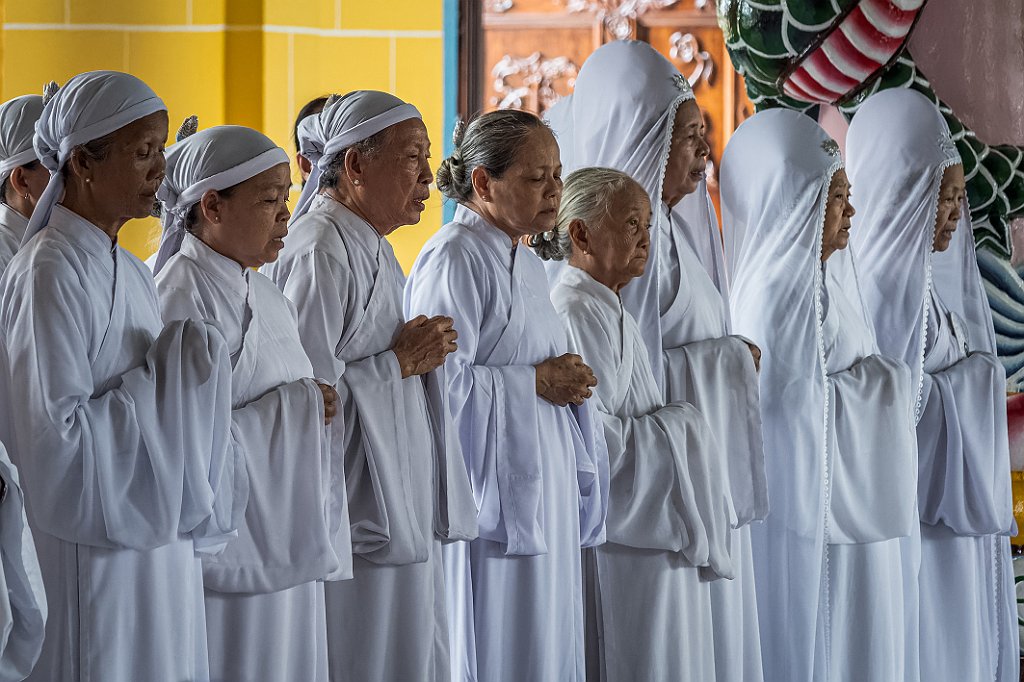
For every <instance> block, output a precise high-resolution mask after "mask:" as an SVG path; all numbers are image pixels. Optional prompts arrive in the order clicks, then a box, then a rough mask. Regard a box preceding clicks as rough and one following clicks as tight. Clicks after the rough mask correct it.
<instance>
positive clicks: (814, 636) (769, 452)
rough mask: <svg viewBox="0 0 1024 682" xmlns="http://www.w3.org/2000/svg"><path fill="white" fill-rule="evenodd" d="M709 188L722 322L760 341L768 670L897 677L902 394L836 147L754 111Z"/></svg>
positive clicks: (781, 115) (808, 126) (761, 532)
mask: <svg viewBox="0 0 1024 682" xmlns="http://www.w3.org/2000/svg"><path fill="white" fill-rule="evenodd" d="M721 187H722V215H723V221H722V225H723V228H722V230H723V234H724V235H725V247H726V254H727V258H728V263H729V271H730V273H731V275H732V292H731V299H730V300H731V306H732V319H733V323H734V325H735V326H736V329H737V330H738V331H740V332H742V333H743V334H745V335H747V336H749V337H750V338H752V339H753V340H754V341H755V343H757V344H758V345H759V346H760V347H761V348H763V349H764V351H765V354H764V359H763V361H762V362H763V364H762V369H761V396H762V399H763V402H762V411H763V419H764V444H765V457H766V461H767V462H768V483H769V490H770V491H771V495H772V499H773V500H774V503H773V509H772V513H771V514H770V515H769V516H768V518H767V519H766V520H765V523H764V525H763V526H760V527H757V528H755V529H754V533H753V534H754V549H755V552H754V568H755V571H756V576H757V585H758V613H759V615H760V617H761V644H762V647H763V653H764V662H765V666H764V671H765V678H766V679H771V680H821V681H823V682H824V681H825V680H829V681H832V682H840V681H842V680H848V681H849V682H854V681H857V682H860V681H862V680H872V682H901V681H902V680H903V674H904V658H903V656H904V650H905V645H904V640H903V631H904V620H905V615H904V608H903V589H902V575H903V573H902V563H901V562H902V555H901V549H900V541H899V538H901V537H906V536H908V535H909V534H910V532H911V529H912V528H913V525H914V490H915V489H916V485H917V478H916V443H915V440H914V436H913V418H912V413H913V400H912V395H913V394H912V391H911V385H910V370H909V368H908V367H907V366H906V365H905V364H904V363H903V362H902V360H895V359H892V358H888V357H885V356H883V355H881V354H880V353H879V351H878V347H877V345H876V343H875V340H874V335H873V333H872V330H871V325H870V323H869V321H868V317H867V314H866V312H865V310H864V306H863V304H862V303H861V299H860V292H859V289H858V286H857V277H856V272H855V269H854V262H853V256H852V254H851V252H850V251H849V250H848V249H846V245H847V242H848V239H849V224H850V217H851V216H852V215H853V213H854V211H853V208H852V206H851V205H850V202H849V197H850V191H849V183H848V181H847V179H846V174H845V171H844V170H843V168H842V160H841V159H840V156H839V146H838V144H836V142H835V141H834V140H832V139H831V138H829V137H828V135H827V134H826V133H825V131H824V130H822V129H821V127H820V126H818V124H817V123H815V122H814V120H813V119H811V118H809V117H807V116H805V115H803V114H800V113H797V112H793V111H788V110H782V109H779V110H772V111H765V112H761V113H758V114H755V115H754V116H753V117H751V118H750V119H748V120H747V121H745V122H744V123H743V125H741V126H740V127H739V129H738V130H737V131H736V133H735V134H734V135H733V136H732V138H730V140H729V144H728V145H727V147H726V150H725V153H724V154H723V156H722V173H721Z"/></svg>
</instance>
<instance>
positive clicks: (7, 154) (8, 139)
mask: <svg viewBox="0 0 1024 682" xmlns="http://www.w3.org/2000/svg"><path fill="white" fill-rule="evenodd" d="M41 113H43V98H42V97H40V96H39V95H25V96H23V97H15V98H14V99H12V100H9V101H7V102H4V103H3V104H0V274H2V273H3V271H4V269H6V268H7V264H8V263H10V262H11V259H12V258H14V254H15V252H16V251H17V250H18V247H19V246H21V239H22V237H24V236H25V228H26V227H28V219H29V218H30V217H31V216H32V209H33V208H35V205H36V202H37V201H39V197H40V196H41V195H42V193H43V190H44V189H45V188H46V181H47V180H48V179H49V177H50V174H49V173H48V172H47V170H46V168H44V167H43V164H41V163H39V159H38V158H37V157H36V150H35V149H34V148H33V147H32V136H33V135H34V134H35V131H36V121H37V120H39V115H40V114H41Z"/></svg>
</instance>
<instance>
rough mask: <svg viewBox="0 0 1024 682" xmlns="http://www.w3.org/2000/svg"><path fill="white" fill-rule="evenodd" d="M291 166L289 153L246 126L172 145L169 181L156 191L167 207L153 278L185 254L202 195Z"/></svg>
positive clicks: (211, 131) (214, 131)
mask: <svg viewBox="0 0 1024 682" xmlns="http://www.w3.org/2000/svg"><path fill="white" fill-rule="evenodd" d="M288 162H289V158H288V152H286V151H285V150H283V149H281V148H280V147H278V146H277V145H276V144H274V141H273V140H271V139H270V138H269V137H267V136H266V135H264V134H263V133H261V132H258V131H256V130H253V129H252V128H246V127H244V126H215V127H213V128H208V129H206V130H204V131H202V132H199V133H196V134H194V135H191V136H189V137H186V138H185V139H183V140H182V141H180V142H178V143H176V144H173V145H171V146H170V147H169V148H168V149H167V175H166V176H165V177H164V181H163V182H162V183H161V184H160V189H159V190H157V198H158V199H160V202H161V203H162V204H163V218H162V220H161V222H162V223H163V228H164V231H163V236H162V237H161V239H160V250H159V251H158V252H157V256H156V262H155V263H154V264H153V274H154V275H156V274H157V273H158V272H160V269H161V268H163V266H164V265H165V264H166V263H167V261H168V260H169V259H170V258H171V256H173V255H174V254H176V253H177V252H178V250H179V249H180V248H181V242H182V240H183V239H184V238H185V219H186V218H187V217H188V213H189V211H190V210H191V209H192V207H193V206H195V205H196V204H197V203H198V202H199V200H200V199H202V198H203V195H204V194H206V193H207V192H208V191H210V190H222V189H227V188H229V187H234V186H235V185H237V184H238V183H240V182H245V181H246V180H248V179H249V178H252V177H254V176H256V175H259V174H260V173H262V172H263V171H265V170H269V169H271V168H273V167H274V166H278V165H280V164H282V163H283V164H287V163H288Z"/></svg>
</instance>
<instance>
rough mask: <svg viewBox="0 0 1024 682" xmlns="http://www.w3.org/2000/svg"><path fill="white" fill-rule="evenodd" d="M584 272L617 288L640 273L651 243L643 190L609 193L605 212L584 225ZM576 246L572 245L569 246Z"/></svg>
mask: <svg viewBox="0 0 1024 682" xmlns="http://www.w3.org/2000/svg"><path fill="white" fill-rule="evenodd" d="M588 228H590V229H588V230H587V239H588V244H587V250H588V251H589V256H590V258H589V259H587V260H588V261H589V262H588V266H587V271H588V272H589V273H590V275H591V277H593V278H594V279H596V280H597V281H599V282H601V283H602V284H604V285H605V286H607V287H609V288H610V289H612V290H614V291H618V290H619V289H621V288H622V287H623V286H625V285H626V284H627V283H628V282H629V281H630V280H631V279H633V278H634V277H639V276H640V275H642V274H644V267H645V266H646V265H647V257H648V249H649V248H650V245H651V233H650V228H651V201H650V199H649V198H648V197H647V192H645V191H643V190H642V189H640V188H637V187H633V186H629V187H627V188H625V189H623V190H620V191H619V192H617V193H616V194H615V196H613V197H612V198H611V200H610V202H609V204H608V213H607V215H606V216H605V217H604V219H602V220H601V221H600V222H599V223H598V224H597V225H593V226H588ZM578 248H579V246H577V245H575V244H574V245H573V249H574V250H575V249H578Z"/></svg>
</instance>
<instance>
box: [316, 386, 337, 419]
mask: <svg viewBox="0 0 1024 682" xmlns="http://www.w3.org/2000/svg"><path fill="white" fill-rule="evenodd" d="M316 387H317V388H319V389H320V392H321V393H322V394H323V396H322V399H323V402H324V424H325V425H327V426H330V424H331V420H332V419H334V415H336V414H338V392H337V391H335V390H334V387H333V386H330V385H328V384H322V383H320V382H319V381H318V382H316Z"/></svg>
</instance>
